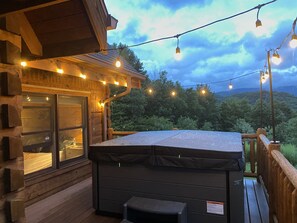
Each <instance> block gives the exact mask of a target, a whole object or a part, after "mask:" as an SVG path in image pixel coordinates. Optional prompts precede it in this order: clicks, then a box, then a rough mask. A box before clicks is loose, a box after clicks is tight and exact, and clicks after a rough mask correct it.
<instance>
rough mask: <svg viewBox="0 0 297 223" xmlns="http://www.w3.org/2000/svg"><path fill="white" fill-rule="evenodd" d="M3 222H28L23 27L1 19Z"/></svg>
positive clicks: (9, 18) (0, 214)
mask: <svg viewBox="0 0 297 223" xmlns="http://www.w3.org/2000/svg"><path fill="white" fill-rule="evenodd" d="M0 30H1V32H0V154H1V159H0V166H1V169H2V171H1V176H0V181H1V182H0V183H1V184H2V185H3V186H2V187H0V194H1V197H0V203H1V204H3V205H1V206H0V221H1V222H18V223H22V222H25V221H26V220H25V208H24V165H23V158H22V156H23V153H22V150H23V148H22V143H21V137H20V136H21V131H20V130H19V129H20V126H21V109H22V100H21V97H22V96H21V94H22V89H21V77H22V73H21V69H20V68H19V65H18V64H19V62H20V52H21V37H20V26H19V25H18V24H17V23H16V22H15V19H14V18H13V16H6V17H2V18H0Z"/></svg>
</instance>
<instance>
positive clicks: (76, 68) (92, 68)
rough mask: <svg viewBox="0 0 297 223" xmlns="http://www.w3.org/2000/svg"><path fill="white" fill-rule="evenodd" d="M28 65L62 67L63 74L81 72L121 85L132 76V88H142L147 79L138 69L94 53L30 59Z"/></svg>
mask: <svg viewBox="0 0 297 223" xmlns="http://www.w3.org/2000/svg"><path fill="white" fill-rule="evenodd" d="M27 66H28V67H30V68H36V69H40V70H47V71H52V72H57V68H61V69H63V74H62V75H71V76H76V77H82V75H81V74H84V75H86V79H88V80H93V81H98V82H101V83H103V84H116V85H119V86H127V83H128V80H127V79H128V78H130V79H131V87H132V88H141V82H142V81H143V80H145V76H144V75H142V74H140V73H138V72H136V71H131V70H128V69H117V68H116V67H115V66H111V65H109V64H107V63H103V62H102V61H100V60H98V59H97V58H96V57H94V56H92V55H80V56H73V57H63V58H57V59H45V60H36V61H29V62H28V64H27ZM25 69H26V68H25ZM57 75H60V74H58V73H57Z"/></svg>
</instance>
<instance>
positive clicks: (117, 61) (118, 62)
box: [115, 56, 122, 68]
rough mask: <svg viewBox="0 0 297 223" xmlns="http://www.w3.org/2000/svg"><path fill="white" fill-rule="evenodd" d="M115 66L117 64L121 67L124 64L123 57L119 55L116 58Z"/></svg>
mask: <svg viewBox="0 0 297 223" xmlns="http://www.w3.org/2000/svg"><path fill="white" fill-rule="evenodd" d="M115 66H116V67H117V68H119V67H121V66H122V62H121V59H120V57H119V56H118V57H117V59H116V62H115Z"/></svg>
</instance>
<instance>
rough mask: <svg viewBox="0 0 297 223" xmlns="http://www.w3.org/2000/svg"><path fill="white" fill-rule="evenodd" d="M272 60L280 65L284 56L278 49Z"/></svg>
mask: <svg viewBox="0 0 297 223" xmlns="http://www.w3.org/2000/svg"><path fill="white" fill-rule="evenodd" d="M271 61H272V62H273V63H274V64H275V65H279V64H280V63H281V62H282V58H281V57H280V55H279V54H278V52H277V50H276V51H275V52H274V53H273V55H272V58H271Z"/></svg>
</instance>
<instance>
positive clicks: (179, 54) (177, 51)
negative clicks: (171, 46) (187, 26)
mask: <svg viewBox="0 0 297 223" xmlns="http://www.w3.org/2000/svg"><path fill="white" fill-rule="evenodd" d="M174 58H175V59H176V60H181V59H182V55H181V51H180V48H179V47H176V50H175V54H174Z"/></svg>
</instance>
